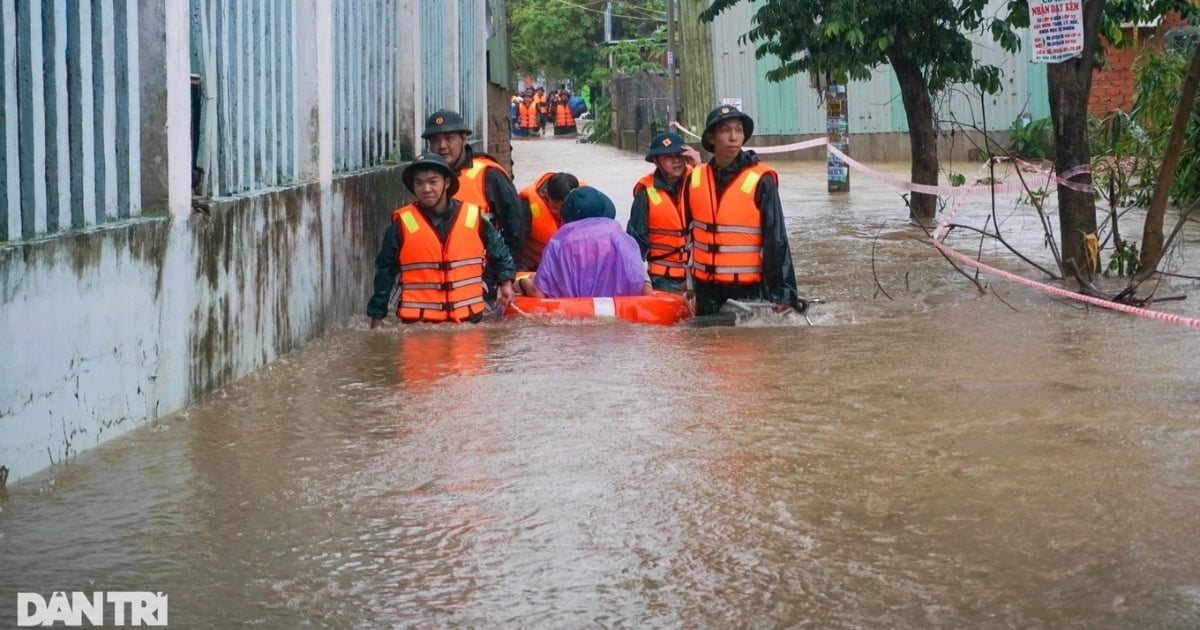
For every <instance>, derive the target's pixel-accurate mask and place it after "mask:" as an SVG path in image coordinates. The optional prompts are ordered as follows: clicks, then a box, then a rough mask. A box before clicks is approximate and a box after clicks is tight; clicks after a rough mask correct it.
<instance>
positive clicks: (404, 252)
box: [392, 203, 487, 322]
mask: <svg viewBox="0 0 1200 630" xmlns="http://www.w3.org/2000/svg"><path fill="white" fill-rule="evenodd" d="M481 214H482V213H481V211H480V210H479V206H476V205H473V204H467V203H464V204H462V206H461V207H459V209H458V216H456V217H454V224H453V226H452V227H451V228H450V234H449V235H448V236H447V237H446V242H445V243H444V244H443V243H442V241H441V239H439V238H438V235H437V231H436V230H435V229H434V228H433V226H432V225H430V223H429V221H427V220H426V219H425V216H424V215H423V214H421V211H420V210H419V209H418V208H417V205H416V204H409V205H407V206H404V207H403V208H400V209H398V210H396V211H395V212H393V213H392V221H393V222H394V223H395V224H396V229H397V230H399V231H400V234H401V236H400V239H401V242H400V252H399V254H398V255H397V259H398V261H399V263H400V305H399V307H397V309H396V317H398V318H400V320H401V321H404V322H444V321H453V322H463V321H466V320H469V319H470V318H472V317H474V316H475V315H479V314H481V313H483V311H484V306H485V305H484V301H483V293H484V286H483V265H484V260H485V256H486V254H487V250H486V247H485V246H484V243H483V237H481V236H480V235H479V221H480V215H481Z"/></svg>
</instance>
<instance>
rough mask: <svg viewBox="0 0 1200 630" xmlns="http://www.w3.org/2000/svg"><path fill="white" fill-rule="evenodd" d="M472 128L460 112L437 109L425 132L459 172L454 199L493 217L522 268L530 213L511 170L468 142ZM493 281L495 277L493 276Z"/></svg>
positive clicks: (435, 147) (434, 149) (431, 148)
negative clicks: (510, 173) (511, 175)
mask: <svg viewBox="0 0 1200 630" xmlns="http://www.w3.org/2000/svg"><path fill="white" fill-rule="evenodd" d="M470 135H471V129H470V128H469V127H467V124H466V123H465V122H463V118H462V115H461V114H459V113H458V112H456V111H452V110H448V109H443V110H440V111H436V112H434V113H433V114H431V115H430V116H429V118H428V119H427V120H426V121H425V131H424V132H423V133H422V134H421V137H422V138H424V139H425V140H426V141H427V142H428V143H429V148H430V150H432V151H433V152H434V153H436V154H438V155H440V156H441V157H442V159H443V160H445V161H446V163H447V164H449V165H450V168H452V169H454V171H455V172H456V173H458V184H459V188H458V192H457V193H455V195H454V198H455V199H458V200H459V201H464V202H467V203H473V204H475V205H477V206H479V207H480V208H482V209H483V212H484V214H486V215H487V216H488V217H490V218H491V221H492V225H494V226H495V227H496V229H498V230H499V231H500V234H501V236H503V237H504V244H505V245H508V251H509V253H510V254H512V257H513V262H514V263H516V264H517V266H518V267H519V266H520V264H521V260H520V258H521V253H522V252H524V251H525V240H526V239H527V238H529V214H528V213H526V212H524V210H523V209H522V208H521V201H520V200H519V199H518V198H517V188H516V186H514V185H513V183H512V178H511V177H510V176H509V174H508V171H506V170H504V167H503V166H500V164H499V163H497V162H496V160H495V159H494V158H492V156H490V155H487V154H486V153H476V152H475V150H474V149H473V148H471V145H470V144H468V143H467V137H468V136H470ZM488 280H489V285H490V284H491V282H490V281H492V280H494V279H492V278H489V279H488Z"/></svg>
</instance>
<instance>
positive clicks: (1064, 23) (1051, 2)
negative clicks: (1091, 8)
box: [1029, 0, 1083, 63]
mask: <svg viewBox="0 0 1200 630" xmlns="http://www.w3.org/2000/svg"><path fill="white" fill-rule="evenodd" d="M1029 30H1030V31H1031V32H1032V33H1033V61H1034V63H1058V62H1060V61H1065V60H1067V59H1070V58H1071V57H1077V56H1079V54H1080V53H1082V52H1083V0H1029Z"/></svg>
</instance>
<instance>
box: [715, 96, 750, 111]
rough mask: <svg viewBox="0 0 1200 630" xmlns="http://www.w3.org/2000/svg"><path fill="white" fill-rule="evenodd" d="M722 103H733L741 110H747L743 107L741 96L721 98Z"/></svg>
mask: <svg viewBox="0 0 1200 630" xmlns="http://www.w3.org/2000/svg"><path fill="white" fill-rule="evenodd" d="M721 104H722V105H732V106H734V107H736V108H737V110H738V111H739V112H743V111H746V110H744V109H742V99H740V98H723V99H721Z"/></svg>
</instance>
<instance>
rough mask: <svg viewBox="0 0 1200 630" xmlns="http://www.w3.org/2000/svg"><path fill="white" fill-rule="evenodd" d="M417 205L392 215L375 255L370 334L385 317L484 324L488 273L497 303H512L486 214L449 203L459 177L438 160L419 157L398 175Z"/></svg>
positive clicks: (501, 248)
mask: <svg viewBox="0 0 1200 630" xmlns="http://www.w3.org/2000/svg"><path fill="white" fill-rule="evenodd" d="M400 177H401V179H403V180H404V185H405V186H406V187H407V188H408V190H409V191H410V192H412V194H413V195H414V196H416V198H417V200H416V201H415V202H413V203H411V204H409V205H407V206H404V207H402V208H398V209H397V210H395V211H394V212H392V224H391V225H389V226H388V228H387V231H386V232H384V235H383V243H382V244H381V245H380V247H379V255H378V256H376V257H375V291H374V293H373V294H372V295H371V299H370V300H369V301H368V302H367V316H369V317H370V318H371V328H376V327H378V326H379V325H380V324H381V323H383V320H384V319H385V318H386V317H387V313H388V310H389V308H390V305H389V298H390V297H391V294H392V291H393V289H396V290H397V291H398V298H399V300H398V305H397V307H396V317H398V318H399V319H400V320H401V321H403V322H405V323H411V322H464V321H470V322H477V321H479V320H480V319H482V318H483V314H484V311H485V310H486V309H487V304H486V303H485V301H484V293H485V291H486V287H485V286H484V281H483V279H484V275H485V269H486V270H487V272H488V273H489V274H490V275H491V277H493V278H496V279H497V281H498V283H499V287H498V291H497V293H498V296H497V301H498V302H499V303H500V304H502V305H508V304H510V303H511V302H512V298H513V287H512V280H513V277H514V275H515V274H516V268H515V267H514V266H513V262H512V257H511V256H509V253H508V248H507V247H506V246H505V245H504V240H503V239H501V237H500V234H499V233H498V232H497V231H496V228H495V227H493V226H492V224H491V223H489V222H488V221H487V220H486V219H485V218H484V216H483V209H482V208H480V207H479V206H478V205H475V204H473V203H470V202H464V201H459V200H458V199H455V198H454V193H455V192H456V191H457V188H458V176H457V175H456V174H455V173H454V171H453V170H452V169H451V168H450V167H449V166H448V165H447V164H446V162H445V161H444V160H442V158H441V157H439V156H438V155H436V154H429V155H420V156H417V159H416V160H413V162H412V163H411V164H409V165H408V166H407V167H405V168H404V171H403V172H402V173H401V175H400Z"/></svg>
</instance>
